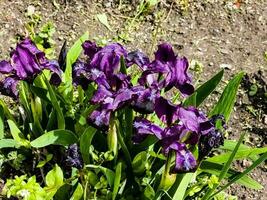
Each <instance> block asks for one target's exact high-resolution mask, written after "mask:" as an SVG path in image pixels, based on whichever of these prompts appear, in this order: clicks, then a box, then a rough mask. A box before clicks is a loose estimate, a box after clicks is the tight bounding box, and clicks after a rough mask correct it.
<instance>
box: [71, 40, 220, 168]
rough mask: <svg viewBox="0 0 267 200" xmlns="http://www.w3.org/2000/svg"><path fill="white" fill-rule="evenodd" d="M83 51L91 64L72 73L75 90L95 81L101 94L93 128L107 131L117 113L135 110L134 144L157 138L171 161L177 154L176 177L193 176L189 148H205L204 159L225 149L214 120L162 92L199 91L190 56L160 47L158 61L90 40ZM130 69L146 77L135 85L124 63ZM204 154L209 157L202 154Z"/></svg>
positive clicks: (90, 118) (92, 118) (185, 93)
mask: <svg viewBox="0 0 267 200" xmlns="http://www.w3.org/2000/svg"><path fill="white" fill-rule="evenodd" d="M83 49H84V52H85V55H86V56H87V60H86V62H81V61H78V62H76V63H75V65H74V68H73V80H74V84H75V85H81V86H82V87H83V88H86V86H88V84H90V83H92V82H94V83H95V84H96V85H97V89H96V91H95V92H94V94H93V96H92V98H91V100H90V102H91V104H97V105H98V106H99V107H98V108H97V109H96V110H94V111H93V112H92V113H91V114H90V115H89V116H88V118H87V121H88V123H89V124H90V125H92V126H94V127H96V128H98V129H101V130H108V127H109V125H110V123H111V122H110V120H111V118H112V116H113V115H114V114H115V112H116V111H119V110H121V109H123V108H125V107H131V108H132V109H133V110H135V111H136V113H138V114H137V115H136V118H135V120H134V122H133V128H134V135H133V141H134V142H135V143H140V142H142V141H143V140H144V139H145V137H146V136H147V135H154V136H155V137H156V138H157V139H158V140H159V141H160V142H161V145H162V152H163V153H164V154H165V155H166V156H167V155H168V154H169V152H170V151H174V152H175V154H176V162H175V167H174V169H173V172H189V171H194V170H195V169H196V167H197V165H198V163H199V162H200V160H198V161H197V159H196V158H195V156H194V155H193V153H192V152H191V151H190V147H192V146H194V145H197V144H198V145H199V146H200V148H199V149H200V155H199V157H201V158H203V157H204V156H206V155H207V154H208V153H209V152H210V151H211V150H212V148H214V147H218V146H219V145H221V144H223V136H222V134H221V132H220V131H219V130H217V129H216V127H215V123H214V122H215V119H217V118H214V117H212V118H211V119H209V118H208V117H207V116H206V115H205V113H203V112H201V111H200V110H198V109H197V108H196V107H193V106H189V107H185V106H183V105H182V104H173V103H172V102H171V101H170V100H168V99H167V98H166V97H164V96H162V95H161V94H162V93H165V92H167V91H168V90H170V89H172V88H174V87H175V88H177V89H178V90H179V91H180V92H181V95H182V97H186V96H188V95H191V94H192V93H193V92H194V87H193V85H192V78H191V75H190V74H189V72H188V68H189V64H188V60H187V59H186V58H185V57H178V56H177V55H176V54H175V53H174V51H173V48H172V46H171V45H170V44H168V43H163V44H161V45H159V46H158V50H157V51H156V53H155V58H154V60H152V61H150V60H149V58H148V57H147V56H146V55H145V54H144V53H142V52H140V51H133V52H130V53H128V52H127V51H126V49H125V48H124V47H123V46H121V45H120V44H118V43H113V44H109V45H107V46H105V47H102V48H101V47H98V46H97V45H96V44H95V43H94V42H91V41H85V42H84V43H83ZM122 59H123V60H125V67H127V68H129V67H131V66H132V65H134V64H136V65H138V66H139V67H140V68H141V70H142V74H141V76H140V77H139V79H138V83H137V84H136V85H133V84H132V77H131V76H129V75H126V74H125V73H123V72H122V69H121V68H120V67H121V65H120V61H121V60H122ZM154 113H155V114H156V116H157V117H158V118H159V119H160V120H161V125H159V124H154V123H153V122H151V121H149V120H148V119H146V118H145V117H144V114H154ZM203 154H204V155H203Z"/></svg>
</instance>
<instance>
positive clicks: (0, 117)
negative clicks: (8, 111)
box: [0, 105, 5, 140]
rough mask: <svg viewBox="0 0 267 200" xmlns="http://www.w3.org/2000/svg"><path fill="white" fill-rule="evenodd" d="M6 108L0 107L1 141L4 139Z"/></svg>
mask: <svg viewBox="0 0 267 200" xmlns="http://www.w3.org/2000/svg"><path fill="white" fill-rule="evenodd" d="M4 128H5V126H4V108H3V107H2V106H1V105H0V140H1V139H3V138H4Z"/></svg>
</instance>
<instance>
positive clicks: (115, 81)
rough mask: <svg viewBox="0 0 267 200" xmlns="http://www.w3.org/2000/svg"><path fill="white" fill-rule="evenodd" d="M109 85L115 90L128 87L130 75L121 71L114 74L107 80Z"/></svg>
mask: <svg viewBox="0 0 267 200" xmlns="http://www.w3.org/2000/svg"><path fill="white" fill-rule="evenodd" d="M109 82H110V85H111V87H112V88H114V89H115V90H119V89H122V88H129V87H130V86H132V84H131V77H130V76H127V75H126V74H123V73H121V72H119V73H117V74H114V75H113V76H112V78H111V79H110V80H109Z"/></svg>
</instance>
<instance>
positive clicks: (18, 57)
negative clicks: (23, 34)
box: [0, 39, 61, 98]
mask: <svg viewBox="0 0 267 200" xmlns="http://www.w3.org/2000/svg"><path fill="white" fill-rule="evenodd" d="M44 69H48V70H50V71H51V72H52V76H51V79H50V82H51V83H52V84H54V85H59V84H60V82H61V78H60V76H61V70H60V68H59V65H58V63H57V61H54V60H47V59H46V57H45V54H44V52H42V51H40V50H39V49H38V48H37V47H36V46H35V44H34V43H33V42H32V41H31V40H30V39H25V40H23V41H21V42H20V43H19V44H17V47H16V49H14V50H13V51H12V52H11V59H10V61H6V60H2V61H0V75H2V76H3V77H4V78H3V79H2V80H1V81H0V92H1V93H2V94H3V95H7V96H10V97H13V98H16V97H17V96H18V89H17V85H18V82H19V81H21V80H24V81H27V82H32V81H33V80H34V78H35V77H36V76H37V75H38V74H39V73H41V71H42V70H44Z"/></svg>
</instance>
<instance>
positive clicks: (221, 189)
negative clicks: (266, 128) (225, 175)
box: [211, 152, 267, 198]
mask: <svg viewBox="0 0 267 200" xmlns="http://www.w3.org/2000/svg"><path fill="white" fill-rule="evenodd" d="M266 159H267V152H266V153H264V154H263V155H261V156H260V157H259V159H258V160H256V161H255V162H254V163H253V164H252V165H251V166H250V167H248V168H247V169H246V170H245V171H244V172H242V173H238V174H236V175H235V176H234V177H233V179H232V180H231V181H229V183H227V184H226V185H224V186H222V187H221V188H220V189H219V190H218V191H217V192H216V193H214V194H213V195H212V196H211V198H212V197H214V196H215V195H217V194H219V193H220V192H221V191H223V190H225V189H226V188H227V187H229V186H230V185H232V184H233V183H235V182H236V181H237V180H239V179H241V178H242V177H243V176H245V175H247V174H248V173H250V172H251V171H252V170H253V169H255V168H256V167H257V166H259V165H260V164H261V163H262V162H263V161H265V160H266Z"/></svg>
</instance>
